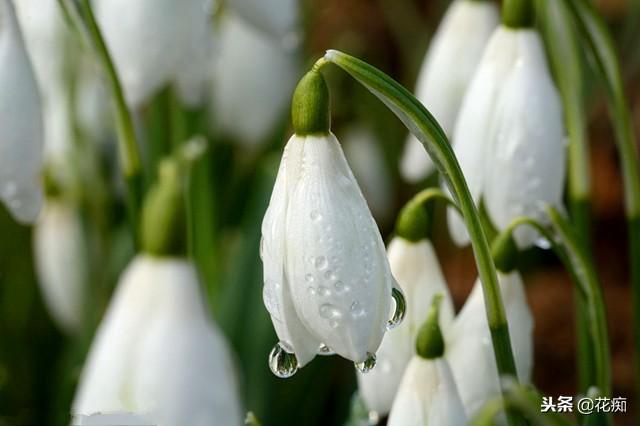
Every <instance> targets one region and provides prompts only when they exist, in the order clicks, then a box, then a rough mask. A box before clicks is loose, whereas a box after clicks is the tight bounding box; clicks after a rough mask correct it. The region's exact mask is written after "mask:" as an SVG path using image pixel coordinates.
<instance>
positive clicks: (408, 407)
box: [387, 355, 468, 426]
mask: <svg viewBox="0 0 640 426" xmlns="http://www.w3.org/2000/svg"><path fill="white" fill-rule="evenodd" d="M387 424H388V425H389V426H424V425H447V426H458V425H460V426H463V425H467V424H468V421H467V416H466V415H465V411H464V407H463V406H462V401H461V400H460V395H459V393H458V389H457V387H456V383H455V381H454V380H453V375H452V374H451V370H450V368H449V365H448V364H447V362H446V361H445V360H444V359H436V360H427V359H423V358H420V357H419V356H417V355H416V356H414V357H413V359H412V360H411V362H410V363H409V366H408V367H407V370H406V372H405V374H404V376H403V378H402V383H401V384H400V389H399V390H398V396H397V397H396V400H395V401H394V403H393V408H392V409H391V414H390V415H389V421H388V423H387Z"/></svg>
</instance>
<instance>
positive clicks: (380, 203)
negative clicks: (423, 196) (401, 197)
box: [342, 127, 394, 222]
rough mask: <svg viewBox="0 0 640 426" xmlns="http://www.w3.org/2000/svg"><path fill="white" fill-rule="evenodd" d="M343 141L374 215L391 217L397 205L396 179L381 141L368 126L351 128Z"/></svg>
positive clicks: (384, 220) (385, 220)
mask: <svg viewBox="0 0 640 426" xmlns="http://www.w3.org/2000/svg"><path fill="white" fill-rule="evenodd" d="M342 140H343V141H344V142H343V144H342V145H343V147H344V153H345V155H346V157H347V160H348V161H349V164H350V165H351V168H352V170H353V174H354V175H355V177H356V179H357V180H358V182H359V183H360V186H361V188H362V192H363V193H364V196H365V198H366V199H367V202H368V204H369V207H370V208H371V211H372V213H373V216H374V217H375V218H376V220H378V222H387V221H389V220H391V219H392V218H391V215H392V214H393V211H392V209H393V205H394V197H393V188H392V184H391V182H392V179H391V176H390V174H389V168H388V167H387V164H386V162H385V159H384V153H383V152H382V149H381V146H380V141H379V140H378V138H377V137H376V136H375V134H373V132H372V131H371V130H369V129H368V128H365V127H357V128H353V129H350V130H349V131H348V132H347V133H345V136H344V138H342Z"/></svg>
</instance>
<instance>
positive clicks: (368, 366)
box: [355, 352, 376, 374]
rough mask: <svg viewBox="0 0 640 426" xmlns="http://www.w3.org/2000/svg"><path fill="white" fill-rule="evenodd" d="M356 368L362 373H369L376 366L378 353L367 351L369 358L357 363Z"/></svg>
mask: <svg viewBox="0 0 640 426" xmlns="http://www.w3.org/2000/svg"><path fill="white" fill-rule="evenodd" d="M355 366H356V368H357V369H358V370H359V371H360V372H361V373H362V374H365V373H368V372H369V371H371V370H373V367H375V366H376V354H372V353H369V352H367V359H365V360H364V361H362V362H356V363H355Z"/></svg>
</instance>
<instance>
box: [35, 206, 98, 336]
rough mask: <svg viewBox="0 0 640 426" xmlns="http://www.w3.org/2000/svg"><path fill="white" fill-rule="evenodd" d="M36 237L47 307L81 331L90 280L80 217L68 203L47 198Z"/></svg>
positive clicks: (64, 325) (71, 329) (38, 269)
mask: <svg viewBox="0 0 640 426" xmlns="http://www.w3.org/2000/svg"><path fill="white" fill-rule="evenodd" d="M33 238H34V240H33V247H34V257H35V263H36V272H37V274H38V281H39V284H40V289H41V291H42V293H43V297H44V300H45V302H46V305H47V308H48V309H49V312H50V313H51V315H52V317H53V318H54V319H55V320H56V321H57V322H58V324H59V325H60V327H61V328H62V329H64V330H65V331H67V332H69V333H75V332H78V331H80V329H81V327H82V320H83V313H84V310H85V309H86V306H85V303H86V297H87V288H86V286H87V284H88V281H87V269H86V266H85V265H86V262H85V251H86V248H85V244H84V237H83V232H82V224H81V223H80V218H79V217H78V216H77V213H76V211H75V210H74V209H73V207H72V206H70V205H69V204H68V203H65V202H63V201H55V200H50V201H47V203H46V204H45V207H44V209H43V211H42V214H41V215H40V217H39V219H38V221H37V222H36V225H35V227H34V234H33Z"/></svg>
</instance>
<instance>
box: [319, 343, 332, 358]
mask: <svg viewBox="0 0 640 426" xmlns="http://www.w3.org/2000/svg"><path fill="white" fill-rule="evenodd" d="M318 355H322V356H331V355H335V352H333V350H332V349H331V348H330V347H329V346H327V345H325V344H324V343H321V344H320V347H319V348H318Z"/></svg>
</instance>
